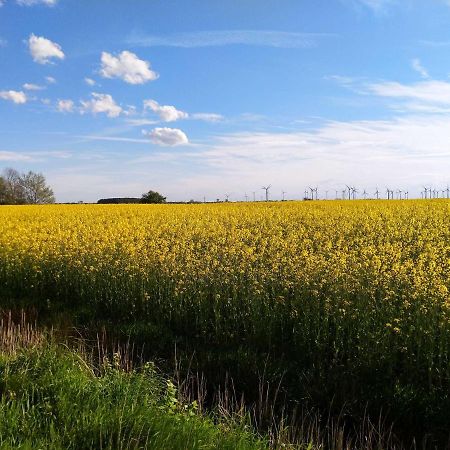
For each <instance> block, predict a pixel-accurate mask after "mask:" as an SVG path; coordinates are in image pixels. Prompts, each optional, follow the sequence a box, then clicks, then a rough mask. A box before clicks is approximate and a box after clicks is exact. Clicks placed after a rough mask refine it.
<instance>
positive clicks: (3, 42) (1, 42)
mask: <svg viewBox="0 0 450 450" xmlns="http://www.w3.org/2000/svg"><path fill="white" fill-rule="evenodd" d="M7 45H8V41H7V40H6V39H3V38H1V37H0V47H6V46H7Z"/></svg>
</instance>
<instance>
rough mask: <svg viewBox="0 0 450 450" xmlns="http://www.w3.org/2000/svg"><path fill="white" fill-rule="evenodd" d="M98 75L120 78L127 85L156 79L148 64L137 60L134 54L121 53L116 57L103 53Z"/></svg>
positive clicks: (156, 76)
mask: <svg viewBox="0 0 450 450" xmlns="http://www.w3.org/2000/svg"><path fill="white" fill-rule="evenodd" d="M101 62H102V68H101V70H100V74H101V76H102V77H104V78H120V79H121V80H123V81H125V82H126V83H129V84H143V83H146V82H147V81H153V80H156V79H157V78H158V74H157V73H156V72H154V71H153V70H151V68H150V63H149V62H148V61H144V60H143V59H139V58H138V57H137V56H136V55H135V54H134V53H131V52H128V51H123V52H122V53H119V55H118V56H113V55H111V54H110V53H107V52H103V53H102V56H101Z"/></svg>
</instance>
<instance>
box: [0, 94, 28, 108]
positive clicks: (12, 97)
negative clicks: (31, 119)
mask: <svg viewBox="0 0 450 450" xmlns="http://www.w3.org/2000/svg"><path fill="white" fill-rule="evenodd" d="M0 98H2V99H3V100H9V101H11V102H13V103H16V104H18V105H19V104H23V103H26V102H27V96H26V95H25V92H23V91H0Z"/></svg>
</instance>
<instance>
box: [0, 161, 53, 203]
mask: <svg viewBox="0 0 450 450" xmlns="http://www.w3.org/2000/svg"><path fill="white" fill-rule="evenodd" d="M54 202H55V197H54V195H53V191H52V189H51V188H50V187H49V186H47V185H46V181H45V177H44V175H42V174H40V173H35V172H31V171H30V172H28V173H26V174H20V173H19V172H18V171H17V170H15V169H11V168H7V169H5V170H4V171H3V175H2V176H1V177H0V204H4V205H5V204H6V205H22V204H35V203H54Z"/></svg>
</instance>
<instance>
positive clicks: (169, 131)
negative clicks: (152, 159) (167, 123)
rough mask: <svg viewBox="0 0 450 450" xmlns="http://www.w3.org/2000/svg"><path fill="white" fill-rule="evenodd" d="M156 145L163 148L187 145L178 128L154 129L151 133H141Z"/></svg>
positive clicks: (184, 135) (183, 134) (186, 140)
mask: <svg viewBox="0 0 450 450" xmlns="http://www.w3.org/2000/svg"><path fill="white" fill-rule="evenodd" d="M143 134H144V135H146V136H148V137H149V138H150V140H151V141H152V142H153V143H154V144H156V145H162V146H165V147H175V146H177V145H185V144H188V143H189V140H188V138H187V136H186V134H185V133H184V132H183V131H181V130H179V129H178V128H166V127H164V128H154V129H153V130H151V131H143Z"/></svg>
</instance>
